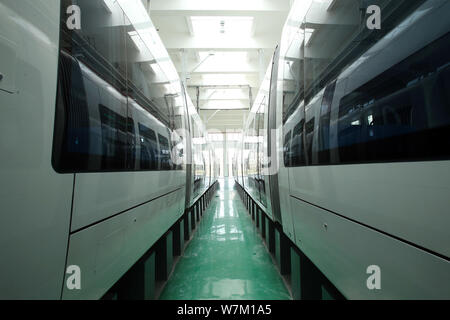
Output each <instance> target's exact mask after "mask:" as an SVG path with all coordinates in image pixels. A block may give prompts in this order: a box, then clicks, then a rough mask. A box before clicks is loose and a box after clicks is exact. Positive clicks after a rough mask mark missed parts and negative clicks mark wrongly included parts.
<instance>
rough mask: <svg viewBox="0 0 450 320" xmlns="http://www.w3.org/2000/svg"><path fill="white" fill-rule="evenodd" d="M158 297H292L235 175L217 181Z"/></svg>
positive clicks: (268, 298)
mask: <svg viewBox="0 0 450 320" xmlns="http://www.w3.org/2000/svg"><path fill="white" fill-rule="evenodd" d="M160 299H162V300H207V299H220V300H234V299H246V300H287V299H291V297H290V295H289V292H288V290H287V289H286V287H285V285H284V282H283V280H282V278H281V276H280V275H279V273H278V271H277V269H276V267H275V265H274V264H273V262H272V258H271V257H270V255H269V253H268V252H267V250H266V248H265V246H264V245H263V243H262V239H261V237H260V235H259V234H258V231H257V229H256V228H255V226H254V224H253V222H252V220H251V217H250V215H249V214H248V213H247V211H246V209H245V207H244V204H243V203H242V201H241V199H240V197H239V195H238V193H237V191H236V190H234V181H231V180H225V181H223V180H222V181H221V184H220V188H219V190H218V191H217V193H216V196H215V198H214V199H213V201H211V204H210V206H209V207H208V209H207V211H206V212H205V214H204V216H203V220H202V221H201V223H200V225H199V226H198V229H197V231H196V233H195V234H194V238H193V239H192V241H191V242H190V243H189V245H188V247H187V248H186V251H185V252H184V255H183V257H181V258H180V260H179V262H178V264H177V265H176V267H175V270H174V272H173V274H172V277H171V278H170V279H169V281H168V283H167V285H166V287H165V288H164V291H163V292H162V294H161V296H160Z"/></svg>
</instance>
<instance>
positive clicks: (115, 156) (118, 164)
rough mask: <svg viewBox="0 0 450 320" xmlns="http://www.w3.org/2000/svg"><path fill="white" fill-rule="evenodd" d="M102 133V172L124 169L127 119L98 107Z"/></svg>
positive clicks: (103, 107)
mask: <svg viewBox="0 0 450 320" xmlns="http://www.w3.org/2000/svg"><path fill="white" fill-rule="evenodd" d="M99 112H100V120H101V132H102V170H120V169H123V168H125V166H126V160H127V148H128V132H127V131H128V130H127V118H126V117H123V116H121V115H119V114H118V113H116V112H114V111H112V110H111V109H110V108H108V107H106V106H104V105H101V104H100V105H99Z"/></svg>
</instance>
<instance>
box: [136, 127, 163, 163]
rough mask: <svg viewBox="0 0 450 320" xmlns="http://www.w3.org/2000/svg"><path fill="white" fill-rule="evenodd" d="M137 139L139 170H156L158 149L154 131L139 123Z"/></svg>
mask: <svg viewBox="0 0 450 320" xmlns="http://www.w3.org/2000/svg"><path fill="white" fill-rule="evenodd" d="M139 140H140V141H139V142H140V149H141V152H140V168H141V170H157V169H158V152H159V150H158V144H157V142H156V134H155V131H153V130H152V129H150V128H147V127H146V126H144V125H142V124H140V123H139Z"/></svg>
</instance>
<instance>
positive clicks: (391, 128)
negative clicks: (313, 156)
mask: <svg viewBox="0 0 450 320" xmlns="http://www.w3.org/2000/svg"><path fill="white" fill-rule="evenodd" d="M449 41H450V37H449V35H448V34H447V35H446V36H444V37H442V38H441V39H439V40H437V41H435V42H434V43H432V44H430V45H429V46H427V47H426V48H424V49H422V50H420V51H418V52H416V53H415V54H413V55H411V56H410V57H408V58H407V59H405V60H404V61H402V62H400V63H399V64H397V65H396V66H394V67H392V68H391V69H389V70H387V71H385V72H384V73H383V74H381V75H380V76H378V77H377V78H375V79H373V80H372V81H370V82H368V83H367V84H365V85H364V86H362V87H360V88H358V89H356V90H355V91H354V92H352V93H350V94H349V95H347V96H346V97H344V98H343V99H342V100H341V103H340V106H339V108H340V110H339V119H338V143H339V158H340V161H339V163H342V164H345V163H364V162H391V161H393V162H396V161H430V160H443V159H448V158H449V157H450V141H449V139H448V136H449V135H450V103H449V93H448V92H449V91H448V89H449V73H450V71H449V70H450V48H449V46H448V43H449Z"/></svg>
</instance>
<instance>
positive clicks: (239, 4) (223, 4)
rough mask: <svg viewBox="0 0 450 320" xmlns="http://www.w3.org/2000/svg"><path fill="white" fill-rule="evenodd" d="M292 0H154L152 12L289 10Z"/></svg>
mask: <svg viewBox="0 0 450 320" xmlns="http://www.w3.org/2000/svg"><path fill="white" fill-rule="evenodd" d="M289 9H290V0H276V1H273V0H245V1H242V0H226V1H223V0H195V1H186V0H170V1H167V0H152V1H151V2H150V12H151V13H152V14H154V13H158V14H159V13H164V12H170V13H174V12H186V11H203V12H207V11H211V12H216V15H217V13H218V12H221V11H222V12H223V11H228V12H245V11H249V12H255V11H262V12H267V11H275V12H276V11H289Z"/></svg>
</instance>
